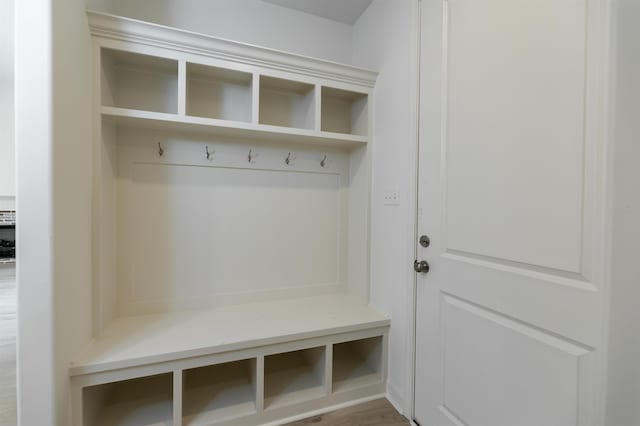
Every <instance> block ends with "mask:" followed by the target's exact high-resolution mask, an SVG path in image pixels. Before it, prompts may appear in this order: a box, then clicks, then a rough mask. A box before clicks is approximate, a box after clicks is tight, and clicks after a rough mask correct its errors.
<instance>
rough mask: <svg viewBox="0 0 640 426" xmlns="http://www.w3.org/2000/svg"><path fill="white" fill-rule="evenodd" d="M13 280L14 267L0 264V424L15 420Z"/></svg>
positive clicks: (11, 424) (7, 425)
mask: <svg viewBox="0 0 640 426" xmlns="http://www.w3.org/2000/svg"><path fill="white" fill-rule="evenodd" d="M16 303H17V302H16V279H15V269H13V268H8V267H6V266H0V425H2V426H15V425H16V424H17V421H16V330H17V328H16V327H17V323H16Z"/></svg>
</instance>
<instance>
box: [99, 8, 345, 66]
mask: <svg viewBox="0 0 640 426" xmlns="http://www.w3.org/2000/svg"><path fill="white" fill-rule="evenodd" d="M88 1H89V3H88V6H89V7H91V8H94V9H96V10H101V11H106V12H111V13H115V14H117V15H122V16H128V17H131V18H135V19H141V20H144V21H150V22H155V23H158V24H162V25H168V26H172V27H176V28H182V29H185V30H189V31H195V32H199V33H204V34H210V35H213V36H216V37H222V38H228V39H231V40H235V41H241V42H245V43H251V44H256V45H259V46H265V47H270V48H273V49H278V50H285V51H289V52H293V53H298V54H301V55H306V56H314V57H317V58H323V59H327V60H332V61H337V62H345V63H348V62H349V61H350V60H351V30H352V27H351V26H350V25H347V24H343V23H340V22H336V21H332V20H330V19H325V18H319V17H316V16H313V15H309V14H306V13H302V12H299V11H296V10H291V9H286V8H284V7H281V6H276V5H273V4H269V3H265V2H263V1H261V0H215V1H211V0H182V1H180V0H156V1H148V0H111V2H109V1H108V0H88Z"/></svg>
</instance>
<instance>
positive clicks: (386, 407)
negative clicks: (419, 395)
mask: <svg viewBox="0 0 640 426" xmlns="http://www.w3.org/2000/svg"><path fill="white" fill-rule="evenodd" d="M408 424H409V421H408V420H407V419H406V418H405V417H404V416H402V415H401V414H400V413H398V412H397V411H396V409H395V408H393V405H391V404H390V403H389V401H387V400H386V399H377V400H375V401H371V402H367V403H365V404H360V405H354V406H353V407H347V408H344V409H342V410H338V411H333V412H331V413H327V414H322V415H320V416H315V417H310V418H308V419H305V420H300V421H298V422H294V423H289V425H287V426H300V425H317V426H406V425H408Z"/></svg>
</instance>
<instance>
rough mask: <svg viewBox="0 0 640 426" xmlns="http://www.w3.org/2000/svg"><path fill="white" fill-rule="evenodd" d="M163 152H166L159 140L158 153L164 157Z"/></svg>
mask: <svg viewBox="0 0 640 426" xmlns="http://www.w3.org/2000/svg"><path fill="white" fill-rule="evenodd" d="M163 154H164V149H162V145H160V142H158V155H159V156H160V157H162V155H163Z"/></svg>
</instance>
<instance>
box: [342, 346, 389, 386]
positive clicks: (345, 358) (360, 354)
mask: <svg viewBox="0 0 640 426" xmlns="http://www.w3.org/2000/svg"><path fill="white" fill-rule="evenodd" d="M382 362H383V342H382V336H378V337H370V338H367V339H361V340H354V341H351V342H344V343H338V344H335V345H333V392H340V391H344V390H350V389H354V388H359V387H363V386H367V385H371V384H376V383H381V382H382V380H383V378H382Z"/></svg>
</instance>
